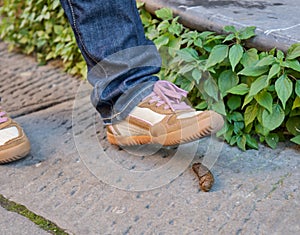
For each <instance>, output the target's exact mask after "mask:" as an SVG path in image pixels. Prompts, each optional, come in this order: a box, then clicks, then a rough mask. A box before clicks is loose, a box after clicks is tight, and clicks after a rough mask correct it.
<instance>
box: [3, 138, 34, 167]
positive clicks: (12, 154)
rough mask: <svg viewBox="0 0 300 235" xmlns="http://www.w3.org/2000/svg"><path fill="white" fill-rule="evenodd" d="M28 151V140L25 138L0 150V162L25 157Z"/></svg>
mask: <svg viewBox="0 0 300 235" xmlns="http://www.w3.org/2000/svg"><path fill="white" fill-rule="evenodd" d="M29 152H30V142H29V140H28V139H27V138H26V139H25V140H24V141H23V142H22V143H20V144H18V145H16V146H14V147H11V148H7V149H2V150H1V151H0V164H5V163H9V162H13V161H16V160H19V159H21V158H24V157H26V156H27V155H28V154H29Z"/></svg>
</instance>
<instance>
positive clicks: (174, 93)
mask: <svg viewBox="0 0 300 235" xmlns="http://www.w3.org/2000/svg"><path fill="white" fill-rule="evenodd" d="M186 96H187V92H186V91H185V90H182V89H181V88H179V87H177V86H176V85H174V84H173V83H171V82H168V81H163V80H160V81H157V82H156V83H155V84H154V88H153V91H152V93H151V94H150V95H149V96H147V97H146V98H145V99H148V98H149V97H151V99H150V100H149V102H150V104H152V103H154V102H157V104H156V106H157V107H159V106H161V105H164V109H171V110H172V111H175V110H185V109H191V107H190V106H189V105H187V104H186V103H185V102H183V101H182V98H185V97H186ZM145 99H144V100H145Z"/></svg>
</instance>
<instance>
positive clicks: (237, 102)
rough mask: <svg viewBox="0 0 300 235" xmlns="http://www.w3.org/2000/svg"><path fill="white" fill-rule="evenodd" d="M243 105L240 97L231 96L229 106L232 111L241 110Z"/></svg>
mask: <svg viewBox="0 0 300 235" xmlns="http://www.w3.org/2000/svg"><path fill="white" fill-rule="evenodd" d="M241 104H242V99H241V97H240V96H231V97H230V98H229V99H228V101H227V106H228V107H229V108H230V110H235V109H237V108H239V107H240V106H241Z"/></svg>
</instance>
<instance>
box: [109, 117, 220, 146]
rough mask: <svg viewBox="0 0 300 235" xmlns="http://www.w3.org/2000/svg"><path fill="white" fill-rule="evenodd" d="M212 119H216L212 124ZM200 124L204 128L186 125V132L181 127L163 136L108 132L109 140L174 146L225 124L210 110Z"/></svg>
mask: <svg viewBox="0 0 300 235" xmlns="http://www.w3.org/2000/svg"><path fill="white" fill-rule="evenodd" d="M211 120H214V123H213V125H212V122H211ZM198 124H199V126H203V127H204V128H203V129H201V130H199V129H197V128H195V126H194V125H191V126H189V127H185V129H184V132H183V131H182V130H181V129H180V130H178V131H174V132H171V133H168V134H166V135H161V136H157V137H156V136H155V137H153V136H149V135H147V136H127V137H124V136H115V135H113V134H112V133H109V132H107V140H108V141H109V142H110V143H111V144H113V145H119V146H133V145H142V144H159V145H162V146H172V145H177V144H182V143H188V142H192V141H195V140H197V139H200V138H202V137H205V136H208V135H210V134H212V133H215V132H217V131H218V130H220V129H221V128H222V126H223V124H224V120H223V118H222V117H221V116H220V115H219V114H216V115H214V114H213V113H211V112H209V115H207V117H206V118H204V119H202V120H201V121H200V122H199V123H198Z"/></svg>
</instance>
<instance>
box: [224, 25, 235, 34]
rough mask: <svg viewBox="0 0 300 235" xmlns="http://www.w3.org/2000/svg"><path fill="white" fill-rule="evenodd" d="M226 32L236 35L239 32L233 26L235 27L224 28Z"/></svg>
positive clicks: (227, 26)
mask: <svg viewBox="0 0 300 235" xmlns="http://www.w3.org/2000/svg"><path fill="white" fill-rule="evenodd" d="M224 30H225V31H226V32H227V33H236V32H237V30H236V28H235V27H234V26H233V25H226V26H225V27H224Z"/></svg>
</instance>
